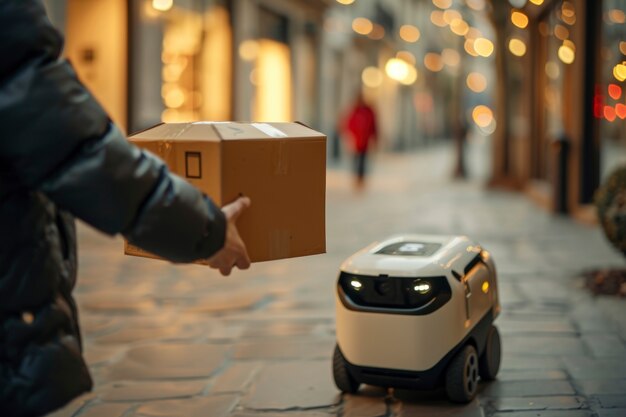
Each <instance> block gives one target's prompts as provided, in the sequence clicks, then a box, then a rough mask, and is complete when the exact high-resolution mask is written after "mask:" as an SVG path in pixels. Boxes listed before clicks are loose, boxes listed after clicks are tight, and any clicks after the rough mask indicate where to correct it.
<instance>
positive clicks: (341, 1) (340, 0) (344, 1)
mask: <svg viewBox="0 0 626 417" xmlns="http://www.w3.org/2000/svg"><path fill="white" fill-rule="evenodd" d="M337 3H339V4H345V5H348V4H352V3H354V0H337Z"/></svg>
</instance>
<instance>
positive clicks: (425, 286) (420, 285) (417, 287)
mask: <svg viewBox="0 0 626 417" xmlns="http://www.w3.org/2000/svg"><path fill="white" fill-rule="evenodd" d="M413 291H415V292H418V293H420V294H426V293H427V292H429V291H430V284H429V283H428V282H425V281H416V282H415V284H414V285H413Z"/></svg>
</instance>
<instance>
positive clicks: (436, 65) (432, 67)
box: [424, 52, 443, 72]
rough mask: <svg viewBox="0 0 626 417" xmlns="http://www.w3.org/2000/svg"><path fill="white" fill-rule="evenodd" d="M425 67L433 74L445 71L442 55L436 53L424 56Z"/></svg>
mask: <svg viewBox="0 0 626 417" xmlns="http://www.w3.org/2000/svg"><path fill="white" fill-rule="evenodd" d="M424 66H425V67H426V69H428V70H429V71H432V72H439V71H441V70H442V69H443V60H442V59H441V55H439V54H438V53H435V52H429V53H427V54H426V55H424Z"/></svg>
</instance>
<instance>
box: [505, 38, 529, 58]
mask: <svg viewBox="0 0 626 417" xmlns="http://www.w3.org/2000/svg"><path fill="white" fill-rule="evenodd" d="M509 51H511V53H512V54H513V55H515V56H524V55H525V54H526V44H525V43H524V41H522V40H521V39H517V38H511V40H510V41H509Z"/></svg>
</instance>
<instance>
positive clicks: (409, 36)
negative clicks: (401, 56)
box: [400, 25, 420, 43]
mask: <svg viewBox="0 0 626 417" xmlns="http://www.w3.org/2000/svg"><path fill="white" fill-rule="evenodd" d="M400 38H401V39H402V40H403V41H405V42H410V43H413V42H417V41H418V40H419V38H420V30H419V29H418V28H416V27H415V26H413V25H402V26H400Z"/></svg>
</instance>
